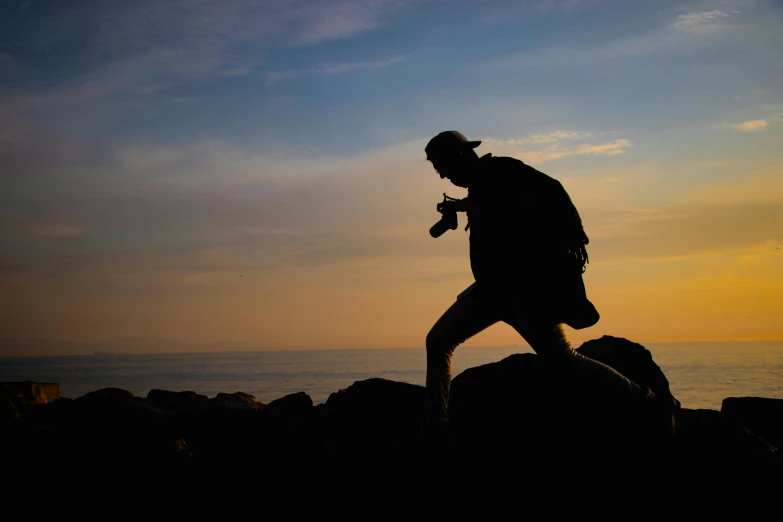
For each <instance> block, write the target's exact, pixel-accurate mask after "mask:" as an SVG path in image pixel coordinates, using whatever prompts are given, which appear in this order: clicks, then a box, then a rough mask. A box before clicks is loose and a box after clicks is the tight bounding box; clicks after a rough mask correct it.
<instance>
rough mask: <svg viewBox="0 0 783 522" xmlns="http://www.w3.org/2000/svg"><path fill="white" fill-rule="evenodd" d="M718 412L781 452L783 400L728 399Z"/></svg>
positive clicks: (724, 400) (762, 398)
mask: <svg viewBox="0 0 783 522" xmlns="http://www.w3.org/2000/svg"><path fill="white" fill-rule="evenodd" d="M720 411H721V413H723V414H725V415H728V416H729V417H731V418H732V419H734V420H736V421H738V422H740V423H741V424H742V425H743V426H745V427H747V428H748V429H749V430H750V431H752V432H753V433H755V434H756V435H758V436H759V437H761V438H763V439H764V440H766V441H767V442H769V443H770V444H772V445H774V446H775V447H777V448H778V450H781V451H783V399H768V398H764V397H728V398H726V399H723V404H722V405H721V409H720Z"/></svg>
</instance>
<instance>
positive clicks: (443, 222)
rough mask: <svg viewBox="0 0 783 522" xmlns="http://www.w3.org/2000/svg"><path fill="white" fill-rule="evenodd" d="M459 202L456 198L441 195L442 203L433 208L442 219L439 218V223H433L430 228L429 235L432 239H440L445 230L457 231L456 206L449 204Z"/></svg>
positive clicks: (444, 194)
mask: <svg viewBox="0 0 783 522" xmlns="http://www.w3.org/2000/svg"><path fill="white" fill-rule="evenodd" d="M456 201H459V200H458V199H456V198H452V197H449V196H447V195H446V193H445V192H444V193H443V201H441V202H440V203H438V205H437V206H436V207H435V208H436V209H437V210H438V212H440V213H441V214H442V217H441V218H440V221H438V222H437V223H435V224H434V225H432V226H431V227H430V235H431V236H432V237H435V238H437V237H440V236H442V235H443V234H444V233H446V231H447V230H456V229H457V209H456V205H455V204H453V203H450V202H456Z"/></svg>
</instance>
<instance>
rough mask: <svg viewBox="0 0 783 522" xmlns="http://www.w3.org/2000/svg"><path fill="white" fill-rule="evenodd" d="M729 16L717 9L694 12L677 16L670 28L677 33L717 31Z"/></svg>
mask: <svg viewBox="0 0 783 522" xmlns="http://www.w3.org/2000/svg"><path fill="white" fill-rule="evenodd" d="M730 16H731V15H730V14H728V13H726V12H724V11H721V10H719V9H713V10H711V11H695V12H692V13H686V14H681V15H679V16H678V17H677V18H676V19H675V20H674V22H672V27H674V28H675V29H677V30H679V31H689V32H696V33H703V32H707V31H713V30H715V29H718V28H719V27H721V25H722V24H723V21H724V20H725V19H726V18H729V17H730Z"/></svg>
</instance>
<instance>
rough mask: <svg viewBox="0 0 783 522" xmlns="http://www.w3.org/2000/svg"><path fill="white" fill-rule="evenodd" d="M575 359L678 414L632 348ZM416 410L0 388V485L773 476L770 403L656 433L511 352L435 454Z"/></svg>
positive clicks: (462, 383) (748, 403) (469, 391)
mask: <svg viewBox="0 0 783 522" xmlns="http://www.w3.org/2000/svg"><path fill="white" fill-rule="evenodd" d="M579 351H580V352H581V353H583V354H585V355H587V356H590V357H592V358H594V359H598V360H600V361H602V362H604V363H606V364H609V365H610V366H613V367H614V368H616V369H618V370H619V371H621V372H622V373H624V374H625V375H627V376H628V377H629V378H631V379H633V380H634V381H636V382H638V383H642V384H646V385H648V386H650V387H651V388H652V389H653V391H654V392H655V394H656V396H657V397H659V399H660V400H663V401H665V400H670V401H672V402H673V403H674V404H679V403H677V401H676V399H674V398H673V397H672V396H671V392H670V390H669V383H668V381H667V379H666V376H665V375H664V374H663V372H662V371H661V369H660V368H659V367H658V366H657V365H656V364H655V362H654V361H653V359H652V356H651V354H650V352H649V351H648V350H646V349H645V348H644V347H643V346H641V345H639V344H636V343H633V342H631V341H628V340H625V339H621V338H615V337H608V336H605V337H602V338H601V339H598V340H593V341H588V342H586V343H584V344H583V345H582V346H581V347H580V348H579ZM423 403H424V389H423V387H422V386H417V385H412V384H407V383H401V382H394V381H389V380H384V379H374V378H369V379H367V380H363V381H357V382H355V383H354V384H353V385H351V386H349V387H348V388H346V389H344V390H339V391H336V392H334V393H333V394H331V396H330V397H329V399H328V400H327V401H326V402H325V403H324V404H319V405H314V404H313V401H312V400H311V398H310V397H309V396H308V395H307V394H305V393H295V394H291V395H287V396H285V397H281V398H279V399H277V400H274V401H272V402H270V403H269V404H262V403H260V402H259V401H257V400H256V399H255V398H254V397H253V396H250V395H247V394H245V393H242V392H237V393H233V394H219V395H217V396H216V397H214V398H208V397H206V396H204V395H200V394H198V393H195V392H193V391H168V390H150V392H149V393H148V394H147V396H146V397H135V396H133V395H132V394H131V393H130V392H127V391H125V390H120V389H116V388H105V389H102V390H96V391H94V392H92V393H88V394H87V395H84V396H82V397H79V398H77V399H65V398H60V397H59V386H58V385H57V384H54V383H49V384H47V383H32V382H25V383H0V447H1V448H2V450H1V451H2V455H0V456H1V457H2V461H3V463H4V469H5V470H6V473H10V474H11V475H12V476H18V475H19V474H22V473H24V472H25V471H30V470H35V472H36V473H37V474H41V473H42V474H47V473H50V472H53V471H57V470H60V471H61V470H79V472H80V473H84V474H85V475H89V476H92V477H96V476H106V474H114V475H116V474H117V473H118V470H121V471H122V473H126V474H128V475H133V474H134V473H136V472H139V473H142V472H143V473H144V474H145V475H146V476H150V475H152V476H155V475H157V476H166V477H171V476H176V477H178V480H185V479H191V480H197V479H198V480H200V479H203V478H204V477H214V476H234V477H240V476H245V475H248V474H250V475H253V474H254V475H255V476H256V477H258V476H259V475H260V476H262V479H263V480H264V481H266V482H264V483H268V484H272V483H275V484H277V483H279V481H281V480H284V479H283V478H284V477H288V478H289V479H291V480H295V479H296V480H301V479H302V477H307V479H308V480H311V481H318V480H320V481H323V484H329V483H333V481H334V477H338V476H340V477H346V476H350V477H353V478H354V480H355V483H356V484H357V485H361V484H362V483H366V481H378V480H382V479H387V480H391V479H392V477H400V476H405V477H407V479H406V480H408V483H409V484H413V483H417V482H416V481H417V480H418V479H416V478H415V477H426V476H427V474H428V471H427V470H428V469H431V468H432V466H433V465H435V466H438V467H439V468H438V469H441V470H442V471H443V472H446V470H448V472H449V473H455V472H459V473H460V475H461V476H463V477H465V476H467V477H472V478H471V479H468V482H469V483H473V484H474V486H475V485H476V483H475V482H471V480H472V481H475V480H477V478H476V477H483V479H482V481H483V482H486V481H487V480H490V478H491V477H498V480H500V479H499V477H501V476H504V473H507V472H509V471H514V472H516V470H520V473H522V474H523V475H524V476H525V477H528V478H529V479H530V481H533V482H537V481H540V480H543V477H550V478H552V479H553V480H557V481H563V480H566V481H567V482H569V483H571V482H572V481H573V480H579V481H580V482H582V483H583V484H582V487H584V486H586V485H590V481H591V480H594V479H595V477H599V476H601V477H611V476H615V478H616V479H617V478H618V477H617V472H616V470H617V469H623V470H627V473H631V474H632V473H641V474H643V475H645V476H647V477H650V480H653V481H655V480H658V479H657V478H656V477H662V478H665V480H666V481H667V484H671V481H672V480H682V481H683V482H686V481H693V480H700V481H710V482H712V483H720V484H724V485H727V484H731V485H743V484H748V483H749V481H750V482H754V481H756V480H758V482H759V483H763V484H769V483H772V482H774V481H775V480H780V478H781V477H783V454H782V453H781V451H780V448H781V447H783V400H781V399H771V398H761V397H728V398H726V399H725V400H724V401H723V405H722V408H721V410H720V411H716V410H705V409H688V408H680V407H678V408H676V410H675V412H674V428H675V429H674V432H673V433H670V432H669V431H668V430H667V425H666V420H665V419H662V416H661V413H660V409H656V408H650V407H648V406H646V405H642V404H639V403H636V402H633V401H631V400H629V399H628V398H627V397H618V396H617V395H616V394H614V393H613V392H612V391H611V390H608V389H605V388H603V387H602V386H601V384H600V383H595V382H591V381H588V380H587V376H584V375H579V374H576V373H568V372H565V373H564V372H562V371H559V372H552V371H551V370H550V369H548V368H547V367H546V366H544V365H542V364H541V362H540V360H539V359H538V357H537V356H536V355H534V354H529V353H526V354H516V355H512V356H509V357H507V358H506V359H504V360H502V361H498V362H497V363H492V364H487V365H483V366H479V367H476V368H471V369H469V370H466V371H465V372H463V373H462V374H460V375H459V376H457V377H456V378H455V379H454V381H453V384H452V401H451V405H450V409H451V416H452V422H451V426H450V432H449V440H450V442H449V444H448V445H447V446H445V447H441V446H437V447H435V446H433V445H432V444H428V440H427V439H426V437H424V435H423V432H422V414H423V411H422V409H423ZM466 470H470V473H466ZM521 470H524V471H521ZM624 473H626V472H625V471H624ZM430 475H431V473H430ZM626 476H627V475H626ZM199 477H200V478H199ZM411 477H414V478H413V479H412V482H411ZM259 480H261V479H259ZM421 480H424V478H421ZM518 480H523V479H522V478H519V479H518ZM585 480H587V483H586V484H585V483H584V481H585ZM601 480H606V479H605V478H602V479H601ZM330 481H331V482H330ZM615 482H616V484H618V485H621V484H622V483H623V480H619V479H618V480H615ZM341 484H344V482H341ZM593 485H595V484H593ZM421 486H424V484H422V483H418V485H417V486H416V487H421Z"/></svg>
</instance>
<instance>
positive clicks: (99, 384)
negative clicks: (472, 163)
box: [0, 341, 783, 410]
mask: <svg viewBox="0 0 783 522" xmlns="http://www.w3.org/2000/svg"><path fill="white" fill-rule="evenodd" d="M644 346H645V348H647V349H648V350H650V352H651V353H652V356H653V359H654V360H655V362H656V363H657V364H658V366H660V367H661V369H662V370H663V372H664V373H665V374H666V377H667V378H668V380H669V384H670V386H671V390H672V393H673V394H674V396H675V397H676V398H677V399H679V400H680V402H681V403H682V406H683V407H684V408H693V409H695V408H710V409H715V410H719V409H720V407H721V402H722V401H723V399H724V398H726V397H747V396H757V397H771V398H778V399H783V341H731V342H704V343H648V344H645V345H644ZM529 351H530V349H529V348H528V347H527V346H507V347H496V346H493V347H479V346H460V347H459V348H457V351H456V353H455V356H454V363H453V374H454V375H455V376H456V375H458V374H459V373H460V372H462V371H464V370H465V369H467V368H470V367H473V366H478V365H481V364H486V363H489V362H494V361H499V360H501V359H503V358H504V357H506V356H508V355H511V354H514V353H523V352H529ZM425 369H426V364H425V357H424V349H423V348H422V349H372V350H301V351H263V352H261V351H259V352H232V353H193V354H163V355H120V354H117V355H111V354H97V355H79V356H59V357H4V358H0V381H5V382H9V381H25V380H31V381H38V382H56V383H59V384H60V393H61V396H63V397H68V398H77V397H80V396H82V395H84V394H86V393H88V392H91V391H94V390H97V389H100V388H105V387H115V388H122V389H125V390H128V391H130V392H131V393H133V394H134V395H136V396H139V397H146V395H147V393H148V392H149V390H151V389H154V388H160V389H165V390H171V391H185V390H190V391H195V392H197V393H201V394H204V395H207V396H209V397H214V396H215V395H217V394H218V393H221V392H225V393H233V392H237V391H242V392H245V393H249V394H251V395H254V396H255V397H256V398H257V399H258V400H260V401H261V402H263V403H269V402H271V401H272V400H274V399H277V398H280V397H283V396H284V395H286V394H289V393H295V392H300V391H303V392H306V393H307V394H308V395H310V397H311V398H312V399H313V402H314V403H315V404H319V403H322V402H325V401H326V399H327V398H328V397H329V394H331V393H333V392H335V391H337V390H339V389H343V388H346V387H348V386H350V385H351V384H352V383H354V382H355V381H359V380H364V379H369V378H371V377H380V378H384V379H390V380H395V381H402V382H409V383H413V384H420V385H423V384H424V377H425Z"/></svg>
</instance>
